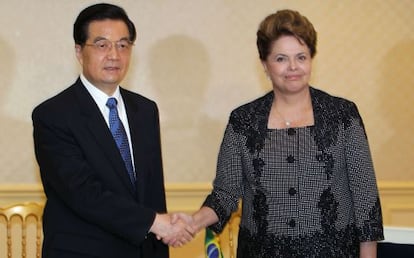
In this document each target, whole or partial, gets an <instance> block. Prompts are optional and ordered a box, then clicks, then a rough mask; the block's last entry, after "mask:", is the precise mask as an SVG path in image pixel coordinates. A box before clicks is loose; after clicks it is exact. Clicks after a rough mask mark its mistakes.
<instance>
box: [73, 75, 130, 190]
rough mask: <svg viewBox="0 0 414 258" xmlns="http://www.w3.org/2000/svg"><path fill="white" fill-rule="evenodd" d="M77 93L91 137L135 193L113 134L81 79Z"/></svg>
mask: <svg viewBox="0 0 414 258" xmlns="http://www.w3.org/2000/svg"><path fill="white" fill-rule="evenodd" d="M75 91H76V94H77V97H78V100H79V103H78V104H79V108H80V110H81V113H82V115H83V119H84V121H83V122H84V123H85V124H86V125H87V127H88V128H89V131H90V137H92V138H94V139H95V141H96V144H98V145H100V147H101V148H100V149H102V151H103V152H104V153H105V154H106V156H107V160H109V163H110V164H111V165H112V167H113V168H114V170H115V171H116V173H117V174H118V176H119V177H120V179H121V180H122V181H123V183H124V184H125V187H127V188H128V189H130V191H131V193H133V191H134V190H133V187H132V185H131V181H130V179H129V177H128V173H127V171H126V168H125V164H124V161H123V160H122V157H121V155H120V153H119V150H118V147H117V146H116V143H115V141H114V139H113V137H112V134H111V132H110V130H109V128H108V126H107V124H106V122H105V119H104V118H103V116H102V113H101V111H100V110H99V108H98V106H97V105H96V103H95V101H94V100H93V98H92V96H91V95H90V94H89V92H88V91H87V89H86V88H85V86H84V85H83V84H82V82H81V81H80V79H78V81H77V82H76V84H75Z"/></svg>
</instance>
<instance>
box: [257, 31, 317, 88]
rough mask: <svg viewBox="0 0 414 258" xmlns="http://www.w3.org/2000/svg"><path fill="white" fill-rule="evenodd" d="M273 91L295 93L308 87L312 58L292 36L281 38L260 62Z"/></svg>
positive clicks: (303, 46) (306, 47) (305, 47)
mask: <svg viewBox="0 0 414 258" xmlns="http://www.w3.org/2000/svg"><path fill="white" fill-rule="evenodd" d="M262 64H263V66H264V69H265V72H266V73H267V75H268V76H269V78H270V80H271V81H272V84H273V88H274V90H275V91H278V92H281V93H295V92H299V91H301V90H303V89H305V88H308V87H309V80H310V75H311V70H312V58H311V55H310V51H309V48H308V46H307V45H306V44H305V43H303V44H302V42H299V40H298V39H297V38H295V37H294V36H281V37H280V38H278V39H277V40H275V41H274V42H273V44H272V46H271V51H270V54H269V55H268V56H267V58H266V60H265V61H262Z"/></svg>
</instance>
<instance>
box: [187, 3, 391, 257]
mask: <svg viewBox="0 0 414 258" xmlns="http://www.w3.org/2000/svg"><path fill="white" fill-rule="evenodd" d="M316 38H317V37H316V31H315V29H314V28H313V25H312V24H311V23H310V22H309V21H308V19H307V18H306V17H304V16H302V15H301V14H300V13H298V12H296V11H292V10H281V11H278V12H276V13H274V14H271V15H269V16H268V17H266V18H265V19H264V20H263V21H262V23H261V24H260V27H259V30H258V32H257V46H258V49H259V55H260V59H261V62H262V64H263V67H264V70H265V72H266V74H267V76H268V77H269V79H270V81H271V82H272V85H273V91H271V92H270V93H268V94H266V95H265V96H263V97H261V98H258V99H256V100H254V101H252V102H250V103H248V104H245V105H243V106H241V107H239V108H237V109H235V110H234V111H233V112H232V113H231V115H230V119H229V123H228V125H227V128H226V131H225V134H224V139H223V142H222V144H221V149H220V153H219V158H218V165H217V174H216V178H215V180H214V183H213V190H212V192H211V194H210V195H209V196H208V197H207V198H206V200H205V202H204V204H203V207H202V208H201V209H200V210H199V211H198V212H196V213H195V214H193V216H192V217H191V218H190V217H188V218H187V219H188V220H192V222H193V223H194V226H195V227H196V229H197V230H198V231H199V230H201V229H202V228H204V227H206V226H209V227H210V228H211V229H213V230H214V231H216V232H220V231H221V230H222V229H223V227H224V226H225V224H226V223H227V221H228V220H229V218H230V215H231V213H232V212H234V211H236V210H237V208H238V202H239V200H242V217H241V223H240V230H239V237H238V247H237V249H238V250H237V257H248V258H253V257H266V258H269V257H329V258H332V257H376V244H377V243H376V241H378V240H382V239H383V225H382V216H381V207H380V201H379V196H378V190H377V185H376V179H375V174H374V168H373V164H372V160H371V154H370V150H369V146H368V140H367V135H366V132H365V129H364V125H363V122H362V119H361V117H360V115H359V113H358V109H357V107H356V105H355V104H354V103H353V102H351V101H348V100H346V99H343V98H339V97H334V96H331V95H329V94H327V93H325V92H323V91H320V90H317V89H315V88H313V87H311V86H310V85H309V79H310V75H311V68H312V59H313V57H314V56H315V54H316V41H317V40H316ZM182 216H183V217H184V215H182Z"/></svg>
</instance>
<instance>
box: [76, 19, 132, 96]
mask: <svg viewBox="0 0 414 258" xmlns="http://www.w3.org/2000/svg"><path fill="white" fill-rule="evenodd" d="M131 48H132V43H131V42H129V31H128V27H127V26H126V24H125V23H124V22H123V21H121V20H110V19H106V20H102V21H93V22H91V23H90V24H89V30H88V39H87V40H86V43H85V45H84V46H80V45H76V57H77V58H78V60H79V62H80V64H81V65H82V70H83V75H84V76H85V77H86V79H88V80H89V81H90V82H91V83H92V84H93V85H94V86H96V87H97V88H99V89H100V90H102V91H103V92H105V93H106V94H108V95H111V94H112V93H113V91H114V90H115V88H116V87H117V86H118V85H119V84H120V82H121V81H122V80H123V79H124V77H125V75H126V73H127V71H128V66H129V61H130V58H131Z"/></svg>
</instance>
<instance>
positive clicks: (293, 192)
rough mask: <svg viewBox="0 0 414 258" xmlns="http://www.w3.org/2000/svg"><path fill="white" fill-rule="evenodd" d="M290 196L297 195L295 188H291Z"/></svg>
mask: <svg viewBox="0 0 414 258" xmlns="http://www.w3.org/2000/svg"><path fill="white" fill-rule="evenodd" d="M289 194H290V195H292V196H293V195H295V194H296V189H295V188H294V187H291V188H289Z"/></svg>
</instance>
